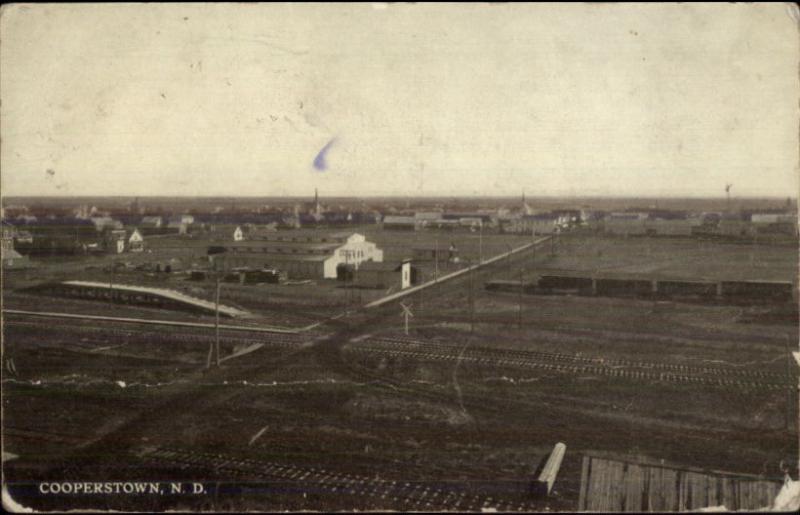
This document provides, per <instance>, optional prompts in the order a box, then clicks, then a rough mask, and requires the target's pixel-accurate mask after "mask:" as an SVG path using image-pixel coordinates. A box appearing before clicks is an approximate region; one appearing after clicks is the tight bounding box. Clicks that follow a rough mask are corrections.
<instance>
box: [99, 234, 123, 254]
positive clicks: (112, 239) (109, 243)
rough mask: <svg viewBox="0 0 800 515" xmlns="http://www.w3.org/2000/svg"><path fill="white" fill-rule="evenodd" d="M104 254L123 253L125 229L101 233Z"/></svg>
mask: <svg viewBox="0 0 800 515" xmlns="http://www.w3.org/2000/svg"><path fill="white" fill-rule="evenodd" d="M103 244H104V247H105V249H106V252H111V253H114V254H122V253H123V252H125V229H113V230H109V231H105V232H104V233H103Z"/></svg>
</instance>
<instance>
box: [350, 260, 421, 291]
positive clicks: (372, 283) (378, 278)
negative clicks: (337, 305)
mask: <svg viewBox="0 0 800 515" xmlns="http://www.w3.org/2000/svg"><path fill="white" fill-rule="evenodd" d="M416 282H417V270H416V268H414V267H412V266H411V260H408V259H407V260H404V261H403V262H401V263H375V262H369V263H364V264H363V265H361V266H360V267H359V268H358V270H357V271H356V273H355V277H354V286H357V287H361V288H376V289H388V288H395V289H397V290H404V289H406V288H408V287H410V286H411V285H413V284H416Z"/></svg>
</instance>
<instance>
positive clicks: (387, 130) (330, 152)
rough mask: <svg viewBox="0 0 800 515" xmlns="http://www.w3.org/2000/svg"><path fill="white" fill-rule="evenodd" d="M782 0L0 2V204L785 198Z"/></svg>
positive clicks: (789, 170)
mask: <svg viewBox="0 0 800 515" xmlns="http://www.w3.org/2000/svg"><path fill="white" fill-rule="evenodd" d="M796 12H797V11H796V7H795V6H793V5H789V4H771V5H743V4H737V5H722V6H717V5H714V6H712V5H708V4H681V5H678V4H660V5H644V4H629V5H623V4H597V5H588V4H587V5H578V6H570V5H530V4H528V5H505V4H496V5H492V4H477V5H459V6H455V5H441V4H434V5H409V4H356V5H342V4H340V5H302V4H280V5H278V4H275V5H265V4H253V5H223V4H193V5H178V4H173V5H160V4H152V5H143V4H142V5H134V4H128V5H101V4H98V5H66V4H65V5H25V4H13V5H8V6H4V7H3V11H2V17H1V18H0V29H1V30H2V34H3V41H2V48H3V51H2V54H1V55H0V59H1V60H0V67H2V73H1V74H0V100H2V105H1V106H0V136H2V147H0V181H1V184H0V185H1V186H2V195H3V196H4V197H11V196H70V197H72V196H124V197H133V196H141V197H147V196H186V197H188V196H201V197H237V196H241V197H279V196H292V197H307V196H311V195H313V191H314V188H315V187H317V188H319V191H320V195H321V196H322V197H326V196H327V197H458V196H465V197H466V196H469V197H476V196H477V197H517V196H519V195H521V193H522V192H523V191H524V192H525V194H526V196H528V197H531V198H535V197H556V196H567V197H575V198H590V197H612V198H624V197H638V198H657V197H692V198H697V197H705V198H724V197H725V185H726V184H733V187H732V189H731V196H732V197H733V198H753V197H764V198H767V197H770V198H781V197H783V198H785V197H791V198H793V199H794V198H796V197H797V192H798V188H799V187H800V181H799V180H798V162H800V154H799V151H798V132H797V126H798V125H797V122H798V102H797V100H798V97H800V81H799V80H798V77H797V73H796V70H797V59H798V56H799V55H800V51H799V49H800V44H799V43H798V38H797V23H798V19H797V14H796Z"/></svg>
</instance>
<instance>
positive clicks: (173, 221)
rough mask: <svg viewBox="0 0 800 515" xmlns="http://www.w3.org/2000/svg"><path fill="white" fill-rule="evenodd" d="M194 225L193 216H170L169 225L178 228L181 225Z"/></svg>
mask: <svg viewBox="0 0 800 515" xmlns="http://www.w3.org/2000/svg"><path fill="white" fill-rule="evenodd" d="M193 223H194V216H192V215H174V216H170V217H169V219H168V220H167V225H175V226H178V225H180V224H186V225H191V224H193Z"/></svg>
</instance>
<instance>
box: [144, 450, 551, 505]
mask: <svg viewBox="0 0 800 515" xmlns="http://www.w3.org/2000/svg"><path fill="white" fill-rule="evenodd" d="M143 457H145V458H147V459H150V460H153V461H156V462H159V463H164V464H168V465H171V466H178V467H179V468H183V469H193V468H197V467H205V468H208V469H213V470H215V471H217V472H221V473H224V474H226V475H227V476H229V477H233V478H238V479H242V480H244V479H248V478H263V479H266V480H269V481H279V482H282V483H294V484H301V485H303V489H304V490H305V491H306V492H307V493H314V494H320V493H329V494H336V495H337V496H349V497H351V498H354V499H355V498H361V499H362V502H363V503H364V505H365V506H367V507H372V508H376V507H377V508H378V509H381V508H383V509H391V508H392V507H394V508H395V509H403V510H407V511H469V512H479V511H481V510H484V509H487V510H488V509H494V510H496V511H499V512H528V511H535V510H536V506H535V505H534V504H532V503H530V502H529V501H526V500H520V499H517V500H509V499H499V498H494V497H491V496H488V495H482V494H477V495H474V494H471V493H468V492H467V491H464V490H463V489H457V488H454V485H452V484H446V483H444V482H439V483H430V482H406V481H397V480H391V479H376V478H372V477H367V476H363V475H357V474H347V473H342V472H333V471H329V470H326V469H324V468H319V467H301V466H297V465H288V464H284V463H277V462H272V461H261V460H254V459H249V458H240V457H235V456H230V455H224V454H212V453H202V452H195V451H187V450H182V449H175V448H164V447H160V448H157V449H155V450H152V451H149V452H147V453H144V454H143ZM349 505H351V504H349Z"/></svg>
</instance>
